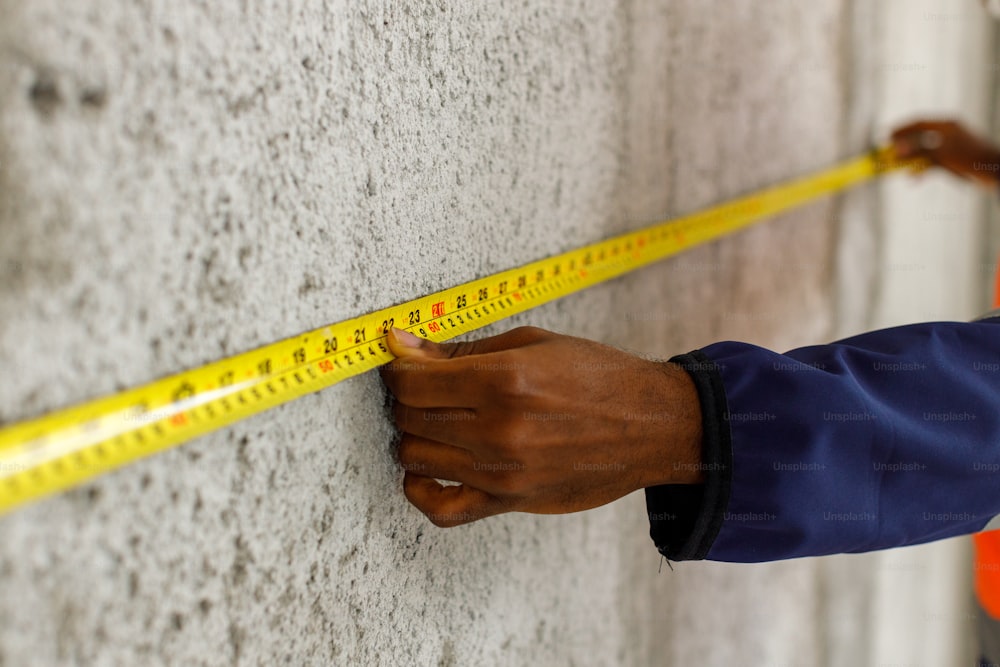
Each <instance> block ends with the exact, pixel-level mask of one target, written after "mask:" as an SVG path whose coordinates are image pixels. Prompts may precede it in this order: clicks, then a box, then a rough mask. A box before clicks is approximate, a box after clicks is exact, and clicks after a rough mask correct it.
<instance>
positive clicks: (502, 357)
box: [382, 327, 704, 526]
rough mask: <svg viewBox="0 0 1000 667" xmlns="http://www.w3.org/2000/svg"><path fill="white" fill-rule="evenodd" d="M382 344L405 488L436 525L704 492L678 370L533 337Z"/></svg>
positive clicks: (399, 334)
mask: <svg viewBox="0 0 1000 667" xmlns="http://www.w3.org/2000/svg"><path fill="white" fill-rule="evenodd" d="M388 341H389V347H390V349H391V350H392V352H393V354H395V355H396V356H397V357H398V359H397V360H396V361H394V362H392V363H390V364H387V365H385V366H383V368H382V377H383V379H384V380H385V383H386V386H388V388H389V389H390V391H391V392H392V393H393V395H395V397H396V401H397V402H396V405H395V420H396V424H397V426H398V427H399V429H400V431H402V433H403V435H402V440H401V441H400V443H399V460H400V463H401V464H402V467H403V469H404V470H405V476H404V479H403V491H404V493H405V494H406V497H407V499H408V500H409V501H410V502H411V503H413V505H415V506H416V507H417V509H419V510H420V511H421V512H423V513H424V514H426V515H427V517H428V518H429V519H430V520H431V521H432V522H433V523H434V524H436V525H438V526H457V525H460V524H464V523H469V522H471V521H476V520H478V519H482V518H485V517H488V516H492V515H495V514H501V513H504V512H511V511H520V512H532V513H538V514H561V513H567V512H576V511H580V510H585V509H590V508H593V507H598V506H600V505H604V504H605V503H609V502H611V501H613V500H616V499H618V498H620V497H622V496H624V495H627V494H629V493H631V492H633V491H636V490H638V489H642V488H645V487H648V486H656V485H659V484H668V483H675V484H677V483H698V482H702V481H704V480H703V477H704V473H703V472H702V469H701V465H700V463H701V437H702V435H701V407H700V405H699V402H698V396H697V392H696V390H695V388H694V384H693V382H692V381H691V379H690V377H689V376H688V375H687V373H686V372H685V371H684V370H683V369H681V368H680V367H679V366H677V365H675V364H670V363H667V362H656V361H649V360H646V359H642V358H640V357H636V356H634V355H631V354H628V353H625V352H622V351H620V350H617V349H614V348H611V347H608V346H606V345H602V344H600V343H596V342H593V341H588V340H583V339H580V338H572V337H569V336H563V335H559V334H555V333H552V332H549V331H545V330H542V329H536V328H532V327H522V328H518V329H514V330H512V331H508V332H507V333H504V334H501V335H499V336H494V337H492V338H485V339H482V340H477V341H471V342H462V343H447V344H436V343H433V342H430V341H427V340H424V339H422V338H418V337H417V336H414V335H413V334H410V333H408V332H404V331H401V330H398V329H393V330H392V332H391V333H390V334H389V337H388ZM438 479H440V480H447V481H451V482H458V483H459V485H442V484H440V483H439V482H438V481H436V480H438Z"/></svg>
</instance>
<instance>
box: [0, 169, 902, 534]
mask: <svg viewBox="0 0 1000 667" xmlns="http://www.w3.org/2000/svg"><path fill="white" fill-rule="evenodd" d="M905 166H911V167H912V166H914V164H913V163H909V164H904V163H902V162H898V161H896V160H894V159H893V157H892V155H891V152H890V151H888V150H887V149H883V150H881V151H879V152H877V153H872V154H868V155H865V156H862V157H859V158H856V159H854V160H850V161H848V162H845V163H843V164H840V165H837V166H834V167H832V168H830V169H827V170H825V171H822V172H819V173H817V174H813V175H811V176H806V177H803V178H800V179H796V180H792V181H789V182H787V183H785V184H781V185H777V186H772V187H769V188H765V189H763V190H760V191H758V192H756V193H753V194H750V195H746V196H744V197H740V198H737V199H734V200H732V201H730V202H727V203H723V204H720V205H717V206H713V207H710V208H708V209H705V210H702V211H700V212H696V213H693V214H690V215H687V216H682V217H680V218H678V219H675V220H671V221H666V222H661V223H658V224H655V225H652V226H650V227H646V228H644V229H640V230H637V231H633V232H629V233H626V234H622V235H619V236H615V237H612V238H609V239H607V240H604V241H599V242H596V243H592V244H589V245H586V246H583V247H581V248H577V249H574V250H570V251H567V252H564V253H562V254H559V255H556V256H553V257H551V258H548V259H543V260H538V261H535V262H531V263H529V264H525V265H523V266H520V267H517V268H514V269H509V270H506V271H501V272H499V273H495V274H492V275H490V276H486V277H483V278H480V279H477V280H472V281H469V282H467V283H464V284H461V285H458V286H455V287H451V288H448V289H445V290H442V291H439V292H435V293H433V294H430V295H427V296H424V297H420V298H417V299H414V300H412V301H408V302H405V303H402V304H399V305H396V306H391V307H389V308H384V309H381V310H377V311H374V312H371V313H368V314H366V315H361V316H359V317H356V318H353V319H349V320H345V321H342V322H339V323H336V324H332V325H329V326H326V327H322V328H319V329H315V330H312V331H309V332H306V333H303V334H300V335H298V336H293V337H290V338H286V339H284V340H281V341H278V342H276V343H271V344H269V345H265V346H263V347H260V348H257V349H255V350H251V351H249V352H245V353H242V354H237V355H234V356H231V357H228V358H225V359H222V360H219V361H215V362H211V363H208V364H206V365H204V366H201V367H198V368H194V369H191V370H188V371H184V372H181V373H178V374H176V375H173V376H169V377H166V378H163V379H160V380H156V381H154V382H151V383H149V384H146V385H144V386H140V387H138V388H135V389H130V390H126V391H124V392H121V393H118V394H114V395H111V396H107V397H105V398H99V399H97V400H94V401H90V402H87V403H84V404H82V405H79V406H76V407H70V408H67V409H64V410H58V411H55V412H52V413H50V414H48V415H45V416H42V417H40V418H38V419H34V420H30V421H26V422H22V423H19V424H14V425H12V426H9V427H5V428H2V429H0V514H3V513H5V512H7V511H9V510H11V509H13V508H15V507H18V506H20V505H22V504H24V503H26V502H28V501H31V500H35V499H38V498H41V497H43V496H47V495H51V494H53V493H57V492H60V491H64V490H66V489H69V488H72V487H74V486H77V485H79V484H81V483H83V482H85V481H87V480H89V479H92V478H94V477H96V476H98V475H100V474H102V473H104V472H108V471H111V470H113V469H115V468H119V467H121V466H124V465H126V464H128V463H131V462H132V461H135V460H138V459H141V458H144V457H147V456H150V455H151V454H154V453H156V452H159V451H163V450H165V449H169V448H170V447H173V446H176V445H178V444H181V443H184V442H187V441H189V440H191V439H194V438H196V437H198V436H200V435H203V434H205V433H208V432H210V431H213V430H216V429H219V428H222V427H224V426H227V425H229V424H232V423H234V422H236V421H239V420H241V419H244V418H246V417H249V416H251V415H254V414H257V413H259V412H263V411H265V410H267V409H269V408H271V407H274V406H277V405H280V404H282V403H285V402H288V401H291V400H294V399H295V398H299V397H301V396H304V395H306V394H310V393H313V392H316V391H319V390H320V389H323V388H325V387H328V386H330V385H333V384H336V383H337V382H340V381H342V380H345V379H347V378H349V377H353V376H354V375H358V374H360V373H364V372H366V371H369V370H371V369H373V368H376V367H378V366H381V365H382V364H384V363H387V362H389V361H391V360H392V359H393V358H394V357H393V355H392V353H391V352H389V349H388V345H387V343H386V336H387V335H388V333H389V330H390V329H391V328H392V327H393V326H395V327H398V328H400V329H404V330H407V331H411V332H413V333H416V334H418V335H420V336H422V337H424V338H427V339H430V340H433V341H437V342H441V341H445V340H448V339H450V338H454V337H456V336H458V335H461V334H464V333H467V332H470V331H474V330H476V329H479V328H481V327H484V326H486V325H488V324H492V323H494V322H498V321H500V320H502V319H505V318H507V317H510V316H511V315H514V314H516V313H520V312H524V311H526V310H529V309H531V308H535V307H537V306H539V305H542V304H544V303H548V302H549V301H553V300H555V299H558V298H560V297H563V296H566V295H568V294H571V293H573V292H577V291H580V290H583V289H586V288H588V287H591V286H593V285H597V284H599V283H602V282H606V281H608V280H610V279H612V278H615V277H617V276H620V275H622V274H624V273H627V272H630V271H634V270H635V269H638V268H640V267H643V266H646V265H647V264H651V263H653V262H656V261H659V260H662V259H664V258H666V257H669V256H671V255H676V254H678V253H679V252H681V251H683V250H685V249H687V248H691V247H693V246H697V245H701V244H703V243H707V242H709V241H712V240H714V239H717V238H720V237H723V236H726V235H729V234H732V233H733V232H735V231H738V230H740V229H742V228H744V227H746V226H748V225H750V224H753V223H755V222H759V221H761V220H763V219H766V218H769V217H771V216H773V215H775V214H777V213H780V212H782V211H785V210H788V209H791V208H794V207H797V206H800V205H802V204H804V203H806V202H809V201H811V200H814V199H817V198H818V197H820V196H823V195H826V194H830V193H832V192H836V191H839V190H842V189H844V188H847V187H850V186H851V185H854V184H857V183H860V182H862V181H865V180H867V179H870V178H872V177H874V176H877V175H879V174H882V173H885V172H888V171H893V170H895V169H899V168H902V167H905Z"/></svg>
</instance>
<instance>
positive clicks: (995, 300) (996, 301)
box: [993, 258, 1000, 308]
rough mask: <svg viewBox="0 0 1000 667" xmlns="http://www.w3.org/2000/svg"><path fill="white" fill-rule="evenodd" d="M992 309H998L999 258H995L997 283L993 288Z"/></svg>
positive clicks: (999, 295) (999, 300) (999, 302)
mask: <svg viewBox="0 0 1000 667" xmlns="http://www.w3.org/2000/svg"><path fill="white" fill-rule="evenodd" d="M993 307H994V308H1000V258H997V282H996V286H995V287H994V288H993Z"/></svg>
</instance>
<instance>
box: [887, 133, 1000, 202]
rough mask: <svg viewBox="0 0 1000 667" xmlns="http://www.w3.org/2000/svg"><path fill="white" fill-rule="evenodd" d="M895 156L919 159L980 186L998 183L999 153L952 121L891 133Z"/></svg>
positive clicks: (992, 185) (999, 170)
mask: <svg viewBox="0 0 1000 667" xmlns="http://www.w3.org/2000/svg"><path fill="white" fill-rule="evenodd" d="M892 143H893V147H894V148H895V150H896V156H897V157H898V158H900V159H903V160H907V159H914V158H917V159H919V158H923V159H926V160H929V161H930V162H931V163H932V164H935V165H937V166H939V167H943V168H945V169H947V170H948V171H950V172H951V173H953V174H955V175H957V176H962V177H965V178H969V179H972V180H973V181H976V182H977V183H979V184H981V185H987V186H989V187H993V188H995V187H997V185H998V183H1000V149H998V148H997V147H996V146H994V145H993V144H992V143H990V142H989V141H987V140H985V139H982V138H980V137H977V136H976V135H974V134H972V133H971V132H969V131H968V130H967V129H966V128H965V127H964V126H963V125H961V124H960V123H957V122H955V121H950V120H946V121H920V122H916V123H910V124H909V125H904V126H903V127H900V128H898V129H897V130H896V131H895V132H893V133H892Z"/></svg>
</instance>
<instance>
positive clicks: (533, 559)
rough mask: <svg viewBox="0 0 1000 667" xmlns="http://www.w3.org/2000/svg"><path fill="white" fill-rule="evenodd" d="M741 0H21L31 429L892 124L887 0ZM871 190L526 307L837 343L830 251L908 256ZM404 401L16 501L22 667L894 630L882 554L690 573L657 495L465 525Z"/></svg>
mask: <svg viewBox="0 0 1000 667" xmlns="http://www.w3.org/2000/svg"><path fill="white" fill-rule="evenodd" d="M712 4H713V6H712V7H711V8H706V7H705V5H704V3H701V2H695V1H680V0H675V1H672V2H667V1H663V2H640V1H632V2H629V1H622V2H605V1H603V0H601V1H596V0H590V1H583V0H580V1H577V2H571V3H558V4H557V5H553V4H552V3H543V2H535V1H534V0H529V1H528V2H522V3H515V2H493V3H489V4H488V5H487V4H485V3H444V2H418V1H416V0H399V1H398V2H391V3H382V2H375V1H374V0H362V1H359V2H353V3H347V2H337V3H333V2H327V3H322V4H321V3H317V2H311V3H305V4H304V5H303V6H302V7H301V8H296V9H290V7H292V6H293V5H291V4H289V3H279V2H275V1H270V2H258V3H251V2H246V1H243V2H235V1H234V0H233V1H226V2H218V3H209V2H203V1H195V0H190V1H188V0H184V1H180V2H166V1H157V0H138V1H136V2H131V3H121V2H112V1H111V0H83V1H81V2H73V3H69V2H59V1H58V0H0V16H2V17H3V20H2V22H0V91H2V96H0V285H2V289H0V368H3V371H4V375H5V378H6V381H5V382H3V383H2V384H0V421H9V420H15V419H19V418H23V417H28V416H32V415H35V414H37V413H39V412H41V411H44V410H46V409H50V408H54V407H58V406H60V405H65V404H67V403H71V402H75V401H79V400H83V399H86V398H89V397H93V396H97V395H100V394H104V393H107V392H111V391H114V390H116V389H119V388H122V387H124V386H128V385H132V384H136V383H139V382H142V381H145V380H149V379H152V378H155V377H157V376H160V375H163V374H166V373H169V372H171V371H175V370H178V369H180V368H184V367H189V366H193V365H196V364H200V363H202V362H205V361H208V360H210V359H213V358H216V357H218V356H220V355H222V354H225V353H228V352H235V351H239V350H244V349H247V348H250V347H253V346H255V345H257V344H260V343H264V342H269V341H271V340H274V339H277V338H279V337H282V336H286V335H291V334H294V333H297V332H299V331H301V330H305V329H308V328H311V327H316V326H319V325H322V324H324V323H327V322H331V321H336V320H339V319H343V318H346V317H348V316H351V315H354V314H357V313H359V312H364V311H367V310H371V309H374V308H379V307H383V306H386V305H389V304H391V303H394V302H398V301H400V300H404V299H407V298H410V297H413V296H416V295H419V294H422V293H426V292H429V291H432V290H434V289H437V288H441V287H444V286H448V285H451V284H454V283H456V282H459V281H463V280H467V279H471V278H474V277H477V276H481V275H483V274H485V273H488V272H491V271H494V270H498V269H501V268H506V267H509V266H512V265H515V264H518V263H521V262H524V261H528V260H531V259H535V258H537V257H540V256H544V255H547V254H551V253H554V252H557V251H560V250H563V249H566V248H569V247H572V246H575V245H578V244H579V243H582V242H584V241H587V240H593V239H598V238H602V237H605V236H608V235H610V234H612V233H615V232H618V231H622V230H625V229H630V228H632V227H634V226H635V225H637V224H638V223H639V222H641V221H646V220H652V219H658V218H660V217H663V216H664V215H668V214H676V213H681V212H684V211H688V210H692V209H694V208H696V207H699V206H702V205H706V204H709V203H714V202H716V201H718V200H720V199H723V198H725V197H729V196H733V195H736V194H739V193H742V192H746V191H749V190H751V189H754V188H756V187H759V186H762V185H765V184H768V183H771V182H774V181H778V180H781V179H784V178H787V177H790V176H793V175H798V174H800V173H802V172H804V171H806V170H809V169H813V168H818V167H821V166H824V165H826V164H828V163H829V162H831V161H832V160H834V159H836V158H838V157H842V156H845V155H848V154H850V153H853V152H856V151H857V150H860V149H862V148H863V147H864V146H865V144H866V142H867V140H868V138H869V127H870V124H871V122H872V116H871V114H872V113H873V112H872V111H871V109H872V105H873V102H872V101H871V97H872V96H871V94H870V89H871V86H872V76H871V68H870V67H869V65H870V62H869V61H868V60H867V59H868V58H869V57H874V56H872V54H871V49H868V50H865V49H864V48H860V44H859V45H858V46H859V48H858V49H855V48H854V46H855V43H856V42H857V41H858V40H859V39H862V38H863V39H864V40H867V39H868V34H867V33H866V30H870V26H869V24H868V23H867V22H866V21H865V20H863V19H864V13H865V12H866V11H867V10H866V9H865V8H864V7H860V8H852V3H850V2H846V1H837V0H825V1H822V2H813V3H808V4H806V3H798V2H791V1H787V2H778V1H774V2H766V3H757V2H755V3H750V2H737V1H731V2H716V3H712ZM858 12H861V14H858ZM859 16H861V19H859V18H858V17H859ZM859 33H860V34H861V35H862V37H859ZM865 91H869V92H868V93H865ZM865 94H867V95H868V97H867V98H865V97H864V95H865ZM859 96H861V99H862V101H864V100H865V99H867V100H868V102H867V105H868V106H867V107H866V106H865V105H864V104H861V103H859V102H858V99H859ZM858 109H861V111H860V112H859V111H858ZM849 111H850V113H849ZM859 113H860V115H859ZM867 201H868V200H867V199H865V195H864V194H859V195H856V196H852V198H850V200H849V201H848V202H847V204H846V205H847V206H849V207H853V208H851V209H850V210H853V211H855V214H854V217H849V216H842V210H843V208H842V207H843V206H844V205H845V204H843V203H838V202H835V201H827V202H824V203H820V204H817V205H814V206H811V207H809V208H807V209H804V210H802V211H798V212H795V213H793V214H790V215H787V216H784V217H783V218H782V219H780V220H777V221H775V222H774V223H772V224H769V225H768V226H766V227H762V228H757V229H754V230H752V231H750V232H749V233H746V234H744V235H742V236H740V237H738V238H734V239H730V240H726V241H724V242H722V243H719V244H717V245H713V246H711V247H707V248H702V249H699V250H696V251H693V252H691V253H689V254H687V255H685V256H683V257H681V258H677V259H676V260H674V261H671V262H668V263H665V264H663V265H661V266H657V267H653V268H651V269H649V270H646V271H644V272H642V273H640V274H637V275H633V276H629V277H626V278H624V279H622V280H619V281H617V282H615V283H614V284H610V285H607V286H602V287H600V288H596V289H594V290H591V291H589V292H587V293H585V294H582V295H578V296H574V297H572V298H570V299H567V300H565V301H562V302H557V303H555V304H552V305H549V306H546V307H544V308H542V309H539V310H538V311H535V312H532V313H528V314H525V315H522V316H520V317H519V318H517V320H516V321H510V322H507V323H504V324H503V325H502V327H499V328H506V327H508V326H513V325H514V324H517V323H527V322H530V323H532V324H536V325H539V326H544V327H549V328H553V329H556V330H560V331H564V332H567V333H573V334H576V335H581V336H588V337H592V338H597V339H600V340H604V341H606V342H610V343H614V344H618V345H621V346H624V347H627V348H629V349H633V350H637V351H642V352H645V353H651V354H659V355H663V356H665V355H669V354H672V353H676V352H678V351H685V350H687V349H690V348H692V347H696V346H698V345H702V344H705V343H707V342H710V341H711V340H715V339H720V338H738V339H744V340H751V341H754V342H758V343H762V344H767V345H770V346H774V347H777V348H782V347H789V346H792V345H796V344H802V343H809V342H815V341H816V340H823V339H826V338H829V337H830V336H831V335H832V334H833V332H834V315H835V314H836V315H838V316H840V317H842V318H846V319H845V321H855V322H859V323H863V322H864V317H863V316H862V315H860V314H859V313H863V312H865V311H864V307H863V305H862V306H859V305H858V304H859V303H862V304H863V303H867V300H868V296H867V295H865V294H859V295H857V298H856V299H854V300H850V299H844V298H843V296H842V295H840V294H839V293H838V288H837V286H838V285H842V284H843V283H840V282H836V281H834V280H833V276H834V275H835V273H836V272H837V269H838V267H839V269H840V273H841V274H843V273H844V272H845V271H846V272H847V274H850V275H857V272H858V271H861V272H867V274H866V275H874V274H875V273H876V269H875V268H874V263H875V262H876V261H877V260H876V259H875V252H874V251H873V250H872V247H873V244H874V243H876V241H877V239H876V240H873V239H872V237H871V235H870V234H868V232H867V231H866V229H865V227H864V224H863V222H861V223H859V222H858V220H863V219H864V218H865V216H866V215H867V214H868V213H870V206H869V204H868V203H866V202H867ZM852 220H853V222H851V221H852ZM838 235H840V236H842V237H843V238H841V246H840V247H841V248H844V247H846V248H848V249H851V248H854V247H862V248H867V250H866V251H865V253H861V254H860V255H858V256H857V257H855V258H853V259H850V260H845V259H844V258H845V257H846V256H847V255H845V254H844V253H843V252H841V253H840V254H838V253H837V252H836V247H837V243H836V240H837V238H838ZM845 235H846V236H845ZM855 238H857V239H859V240H854V239H855ZM776 249H777V250H779V252H775V251H776ZM852 257H853V256H852ZM860 284H865V283H864V281H862V282H861V283H860ZM850 287H851V286H850V284H848V288H850ZM854 289H857V286H856V285H855V287H854ZM647 301H648V303H651V304H655V305H653V306H648V305H647V306H641V305H639V304H642V303H645V302H647ZM838 304H839V307H838V308H835V306H837V305H838ZM844 304H848V305H847V306H845V305H844ZM611 314H614V315H617V316H618V318H611V317H609V315H611ZM852 318H853V319H852ZM499 328H495V329H493V331H496V330H499ZM385 405H386V402H385V394H384V390H383V388H382V387H381V385H380V383H379V382H378V380H377V378H376V377H375V376H374V375H373V374H369V375H366V376H363V377H360V378H356V379H354V380H351V381H348V382H346V383H343V384H341V385H338V386H336V387H333V388H331V389H329V390H327V391H325V392H323V393H321V394H319V395H316V396H310V397H307V398H304V399H301V400H299V401H297V402H295V403H294V404H291V405H288V406H284V407H282V408H279V409H276V410H274V411H272V412H270V413H267V414H264V415H261V416H258V417H256V418H253V419H251V420H248V421H246V422H243V423H241V424H239V425H236V426H234V427H232V428H229V429H227V430H225V431H223V432H221V433H217V434H214V435H210V436H208V437H205V438H202V439H201V440H198V441H196V442H193V443H190V444H188V445H185V446H184V447H182V448H179V449H177V450H174V451H171V452H169V453H166V454H163V455H161V456H158V457H156V458H154V459H152V460H148V461H145V462H142V463H139V464H137V465H134V466H132V467H130V468H128V469H126V470H123V471H120V472H118V473H115V474H113V475H109V476H107V477H105V478H102V479H101V480H99V481H97V482H95V483H93V484H91V485H89V486H87V487H85V488H83V489H80V490H77V491H73V492H70V493H67V494H65V495H62V496H60V497H58V498H55V499H52V500H49V501H46V502H44V503H41V504H38V505H36V506H33V507H30V508H28V509H25V510H24V511H21V512H19V513H17V514H15V515H13V516H10V517H7V518H4V519H2V520H0V665H2V666H3V667H12V666H14V665H90V664H100V665H105V664H106V665H133V664H177V665H254V664H317V665H319V664H387V665H388V664H417V665H465V664H473V663H483V664H511V665H520V664H536V665H608V664H625V665H648V664H685V665H686V664H705V665H731V664H748V665H803V664H837V665H839V664H859V663H858V662H856V661H855V658H856V657H857V656H864V655H866V647H868V646H869V645H870V643H871V636H870V632H871V631H870V629H869V628H868V626H869V625H870V618H869V615H868V612H867V611H866V610H865V608H864V605H865V596H864V592H865V591H866V590H867V587H868V585H869V583H870V581H871V577H873V576H875V575H873V574H872V572H871V568H870V562H869V561H865V560H864V559H851V560H847V561H843V560H841V561H838V560H832V561H827V563H829V565H828V566H823V567H820V566H819V565H818V564H817V562H816V561H808V560H805V561H799V562H794V563H781V564H773V565H766V566H749V567H738V566H727V565H719V564H689V565H682V566H680V567H678V568H677V571H676V572H674V573H667V572H665V573H663V574H660V575H659V576H658V575H657V573H656V570H657V566H658V556H657V554H656V552H655V551H654V550H653V548H652V546H651V544H650V543H649V542H648V539H647V538H646V535H645V533H646V530H647V526H646V523H645V517H644V507H643V505H642V499H641V497H640V496H639V495H638V494H637V495H635V496H632V497H630V498H628V499H625V500H623V501H621V502H619V503H616V504H614V505H611V506H609V507H605V508H602V509H599V510H596V511H593V512H590V513H586V514H581V515H574V516H568V517H534V516H528V515H511V516H505V517H501V518H497V519H492V520H489V521H486V522H481V523H479V524H475V525H473V526H469V527H464V528H459V529H453V530H449V531H442V530H439V529H436V528H434V527H433V526H431V525H430V524H429V523H427V522H426V521H425V520H424V519H423V518H422V516H421V515H420V514H419V513H418V512H416V511H415V510H414V509H412V508H411V507H409V506H408V505H407V504H406V503H405V500H404V499H403V496H402V493H401V491H400V484H399V482H400V474H399V471H398V470H397V469H396V467H395V466H394V465H393V458H392V453H391V446H390V443H391V441H392V438H393V432H392V428H391V425H390V423H389V421H388V418H387V414H386V409H385ZM762 609H763V610H766V611H765V612H764V613H762V611H761V610H762ZM862 659H863V658H862Z"/></svg>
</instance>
